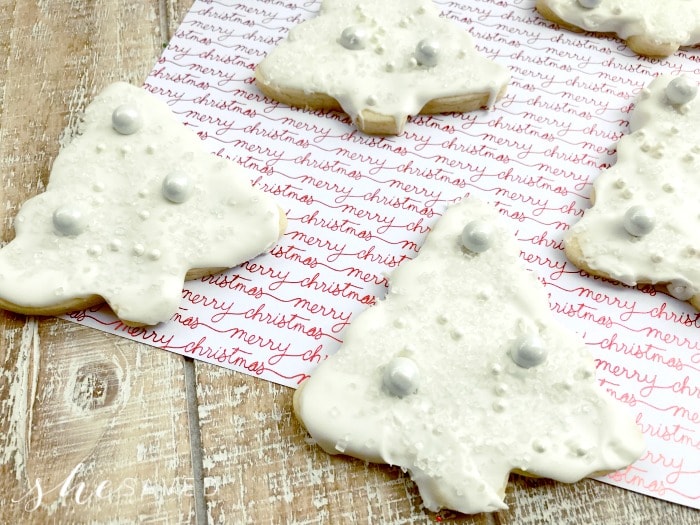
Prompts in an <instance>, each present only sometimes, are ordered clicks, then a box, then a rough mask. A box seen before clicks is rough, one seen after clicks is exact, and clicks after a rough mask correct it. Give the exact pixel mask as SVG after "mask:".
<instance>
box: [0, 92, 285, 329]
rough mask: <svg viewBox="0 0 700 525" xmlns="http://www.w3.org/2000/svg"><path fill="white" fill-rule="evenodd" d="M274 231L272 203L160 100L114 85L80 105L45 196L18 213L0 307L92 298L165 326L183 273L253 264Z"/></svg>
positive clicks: (3, 265) (0, 276)
mask: <svg viewBox="0 0 700 525" xmlns="http://www.w3.org/2000/svg"><path fill="white" fill-rule="evenodd" d="M115 108H120V109H119V111H116V112H115V111H114V110H115ZM115 128H120V129H119V130H117V129H115ZM173 174H174V175H173ZM166 197H167V198H166ZM279 224H280V212H279V210H278V207H277V206H276V204H275V203H274V202H273V201H272V199H271V198H269V197H268V196H267V195H266V194H265V193H263V192H261V191H259V190H257V189H254V188H253V187H252V186H251V185H250V182H249V179H248V176H247V174H246V173H245V172H244V171H243V170H242V169H241V168H240V167H238V166H236V165H235V164H233V163H232V162H229V161H227V160H224V159H221V158H218V157H216V156H214V155H211V154H209V153H207V152H206V151H205V150H204V149H203V144H202V141H201V140H200V139H199V138H198V137H197V136H196V135H195V134H194V133H193V132H192V131H191V130H190V129H188V128H186V127H185V126H183V125H182V124H181V123H180V122H179V121H178V120H177V119H176V118H175V116H174V115H172V113H171V112H170V110H169V109H168V107H167V105H166V104H165V103H163V102H162V101H160V100H158V99H156V98H154V97H152V96H151V95H149V94H148V93H147V92H146V91H145V90H143V89H140V88H137V87H133V86H130V85H128V84H124V83H117V84H113V85H111V86H109V87H107V88H106V89H105V90H104V91H103V92H102V93H100V94H99V95H98V96H97V97H96V98H95V100H94V101H93V102H92V103H91V104H90V105H89V106H88V107H87V108H86V110H85V116H84V121H83V123H82V127H81V133H80V135H79V136H76V137H75V138H74V139H73V140H72V141H71V142H70V143H69V144H68V145H66V146H65V147H64V148H63V149H62V150H61V151H60V152H59V154H58V156H57V158H56V160H55V162H54V164H53V167H52V170H51V175H50V179H49V183H48V186H47V188H46V192H45V193H43V194H40V195H38V196H36V197H34V198H32V199H30V200H28V201H27V202H26V203H25V204H24V205H23V206H22V208H21V210H20V212H19V213H18V214H17V217H16V220H15V233H16V237H15V239H14V240H12V241H11V242H9V243H8V244H7V245H6V246H5V247H4V248H2V249H1V250H0V299H2V300H3V301H5V302H8V303H12V304H14V305H18V306H20V307H25V308H45V307H50V306H52V305H54V304H56V303H64V302H67V301H70V300H72V299H74V298H83V297H89V296H93V295H99V296H101V297H103V298H104V299H105V300H106V301H107V302H108V303H109V305H110V306H111V307H112V309H113V310H114V311H115V312H116V314H117V315H118V316H119V317H120V318H121V319H124V320H127V321H130V322H133V323H142V324H154V323H157V322H160V321H166V320H168V319H169V318H170V316H171V315H172V314H173V313H174V312H175V311H176V310H177V308H178V305H179V303H180V297H181V293H182V286H183V280H184V278H185V274H186V273H187V271H188V270H190V269H193V268H212V269H216V268H229V267H232V266H235V265H237V264H240V263H241V262H244V261H246V260H248V259H250V258H252V257H255V256H256V255H258V254H260V253H261V252H263V251H265V250H267V249H269V248H270V247H271V246H272V244H273V243H274V242H275V241H276V240H277V239H278V237H279V235H280V232H279Z"/></svg>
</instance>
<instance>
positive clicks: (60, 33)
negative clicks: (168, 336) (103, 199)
mask: <svg viewBox="0 0 700 525" xmlns="http://www.w3.org/2000/svg"><path fill="white" fill-rule="evenodd" d="M191 4H192V0H90V1H85V2H80V1H75V0H51V1H49V0H33V1H29V2H28V1H25V0H0V63H1V64H2V65H3V66H4V74H2V75H0V242H6V241H8V240H9V239H10V238H11V237H12V218H13V217H14V215H15V214H16V212H17V210H18V208H19V206H20V204H21V203H22V202H23V201H24V200H26V199H27V198H28V197H31V196H33V195H35V194H37V193H38V192H40V191H42V190H43V189H44V187H45V185H46V182H47V181H48V175H49V170H50V167H51V162H52V159H53V158H54V157H55V155H56V153H57V152H58V149H59V145H60V142H61V140H62V137H64V136H65V133H70V130H72V129H74V128H75V124H76V123H77V119H78V118H79V115H80V111H81V110H82V109H83V108H84V107H85V105H86V104H87V103H88V102H89V101H90V100H91V99H92V97H93V96H94V95H95V94H96V93H97V92H98V91H99V90H101V89H102V88H103V87H104V86H106V85H107V84H108V83H110V82H112V81H115V80H127V81H130V82H132V83H134V84H140V83H142V82H143V81H144V79H145V78H146V76H147V74H148V72H149V71H150V69H151V68H152V66H153V64H154V63H155V60H156V59H157V57H158V56H159V54H160V52H161V49H162V46H163V44H164V43H165V42H167V41H168V39H169V35H171V34H172V33H173V32H174V31H175V29H176V28H177V26H178V24H179V23H180V21H181V20H182V18H183V16H184V15H185V13H186V12H187V10H188V9H189V7H190V6H191ZM65 129H67V130H68V131H67V132H65V131H64V130H65ZM291 400H292V391H291V390H290V389H288V388H285V387H282V386H279V385H274V384H271V383H266V382H263V381H260V380H259V379H254V378H251V377H247V376H244V375H241V374H238V373H234V372H231V371H227V370H224V369H220V368H216V367H212V366H210V365H206V364H202V363H194V364H192V363H191V362H189V361H186V360H184V359H182V358H180V357H178V356H175V355H172V354H168V353H165V352H162V351H159V350H155V349H153V348H150V347H146V346H144V345H140V344H137V343H133V342H130V341H127V340H124V339H120V338H117V337H115V336H111V335H107V334H103V333H100V332H96V331H94V330H91V329H88V328H85V327H82V326H78V325H74V324H71V323H68V322H65V321H62V320H59V319H37V318H31V317H29V318H27V317H22V316H16V315H12V314H8V313H5V312H0V523H23V524H24V523H38V524H43V523H153V522H156V523H168V524H170V523H207V522H208V523H222V524H223V523H226V524H228V523H280V524H281V523H285V524H286V523H334V524H335V523H370V522H371V523H401V524H418V523H436V522H442V523H453V522H454V523H466V524H506V523H514V524H515V523H517V524H526V525H527V524H539V523H571V524H574V523H576V524H579V523H605V524H612V525H623V524H625V525H626V524H636V523H638V524H642V523H645V524H646V523H665V522H669V523H674V524H691V523H698V522H699V521H700V514H699V513H698V512H697V511H694V510H691V509H688V508H685V507H680V506H677V505H673V504H669V503H665V502H662V501H659V500H655V499H652V498H648V497H645V496H641V495H639V494H634V493H632V492H628V491H624V490H621V489H617V488H614V487H610V486H608V485H605V484H602V483H599V482H596V481H591V480H587V481H583V482H580V483H577V484H575V485H572V486H568V485H563V484H560V483H555V482H551V481H546V480H533V479H528V478H523V477H519V476H513V477H512V478H511V483H509V485H508V492H507V499H506V502H507V503H508V504H509V505H510V509H509V510H508V511H506V512H501V513H495V514H488V515H479V516H459V515H455V514H452V513H450V512H441V513H439V514H433V513H428V512H425V511H424V510H423V509H422V508H421V502H420V497H419V496H418V493H417V490H416V488H415V486H414V484H413V483H412V482H411V481H410V480H409V479H408V478H407V476H405V475H404V474H402V473H401V472H400V470H398V469H396V468H391V467H386V466H382V465H368V464H366V463H364V462H361V461H357V460H353V459H350V458H346V457H331V456H328V455H327V454H325V453H323V452H322V451H321V450H320V449H319V448H318V447H316V446H314V445H313V444H312V443H309V441H308V438H307V436H306V434H305V432H304V431H303V430H302V428H301V426H300V425H299V424H298V422H297V421H296V420H295V418H294V416H293V414H292V406H291Z"/></svg>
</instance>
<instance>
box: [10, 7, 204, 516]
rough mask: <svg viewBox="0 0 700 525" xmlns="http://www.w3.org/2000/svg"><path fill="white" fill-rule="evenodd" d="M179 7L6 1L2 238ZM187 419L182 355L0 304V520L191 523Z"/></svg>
mask: <svg viewBox="0 0 700 525" xmlns="http://www.w3.org/2000/svg"><path fill="white" fill-rule="evenodd" d="M174 5H175V6H180V7H179V8H178V10H176V9H174V8H173V6H174ZM182 11H183V7H182V3H181V2H167V1H159V0H149V1H146V2H144V1H141V0H128V1H127V0H124V1H109V0H96V1H94V2H93V1H91V2H71V1H63V0H59V1H51V2H45V1H39V2H24V1H21V0H0V63H2V64H3V66H4V67H3V70H4V74H3V75H1V76H0V193H1V194H0V202H1V203H2V207H0V219H1V220H0V240H1V241H2V242H6V241H8V240H9V239H10V238H11V237H12V231H11V225H12V218H13V217H14V215H15V214H16V212H17V210H18V209H19V206H20V205H21V203H22V202H24V200H26V199H27V198H28V197H31V196H33V195H35V194H36V193H39V192H40V191H42V190H43V189H44V186H45V184H46V182H47V181H48V175H49V170H50V166H51V163H52V159H53V158H54V157H55V155H56V153H57V152H58V149H59V141H60V139H61V137H62V134H63V133H64V129H65V128H66V127H68V129H72V128H73V127H74V126H75V124H76V122H77V119H78V118H79V114H80V111H81V110H82V108H84V106H85V105H86V104H87V103H88V102H89V101H90V100H91V99H92V97H93V96H94V94H95V93H97V92H98V91H99V90H101V89H102V88H103V87H104V86H106V85H107V84H108V83H110V82H113V81H115V80H127V81H130V82H132V83H135V84H140V83H142V82H143V80H144V79H145V78H146V75H147V74H148V72H149V71H150V69H151V67H152V66H153V64H154V62H155V60H156V59H157V57H158V56H159V54H160V52H161V49H162V45H163V43H164V42H165V41H167V39H168V38H167V37H168V35H167V34H162V31H168V30H169V29H170V28H171V27H172V26H173V25H175V24H176V23H177V22H176V21H174V20H173V18H172V17H173V15H174V14H176V13H180V12H182ZM161 28H162V29H161ZM187 419H188V416H187V402H186V398H185V385H184V373H183V360H182V358H180V357H178V356H175V355H172V354H168V353H166V352H160V351H157V350H154V349H153V348H150V347H146V346H143V345H139V344H136V343H132V342H129V341H127V340H124V339H120V338H117V337H114V336H109V335H106V334H102V333H100V332H96V331H94V330H91V329H88V328H85V327H81V326H77V325H73V324H71V323H68V322H65V321H62V320H58V319H34V318H24V317H22V316H17V315H12V314H7V313H4V312H2V313H0V522H1V523H51V522H57V523H75V522H80V523H89V522H105V521H108V520H114V521H118V522H122V523H137V522H144V521H145V522H152V521H155V522H163V523H191V522H193V521H194V507H195V505H194V496H193V479H192V467H191V450H190V441H189V435H188V430H187V429H188V425H187Z"/></svg>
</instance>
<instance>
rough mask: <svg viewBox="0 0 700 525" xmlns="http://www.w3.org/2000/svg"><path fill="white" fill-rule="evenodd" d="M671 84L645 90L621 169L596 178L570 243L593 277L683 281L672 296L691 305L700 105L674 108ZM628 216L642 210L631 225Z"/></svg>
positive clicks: (699, 276)
mask: <svg viewBox="0 0 700 525" xmlns="http://www.w3.org/2000/svg"><path fill="white" fill-rule="evenodd" d="M683 82H684V83H688V82H692V83H693V84H695V85H697V82H696V81H695V80H694V79H691V78H685V79H683ZM672 85H673V77H671V76H661V77H657V78H656V79H655V80H653V81H652V82H651V84H650V85H649V86H648V88H647V89H645V90H644V91H643V93H642V95H641V97H640V99H639V100H638V101H637V104H636V107H635V108H634V110H633V113H632V116H631V121H630V133H629V134H628V135H626V136H624V137H622V138H621V139H620V141H619V142H618V144H617V162H616V164H615V165H614V166H612V167H611V168H609V169H607V170H605V171H603V172H602V173H601V174H600V175H599V176H598V177H597V178H596V180H595V181H594V189H595V203H594V205H593V207H592V208H591V209H589V210H587V211H586V213H585V215H584V216H583V218H582V219H581V220H580V221H579V222H578V223H577V224H575V225H574V226H573V227H572V228H571V230H570V231H569V232H568V234H567V237H566V239H565V240H566V242H567V243H570V242H574V241H575V245H576V246H577V247H578V249H579V251H580V254H581V259H582V261H583V262H584V263H585V265H586V266H588V268H590V269H591V270H592V271H594V272H596V273H602V274H605V275H608V276H610V277H612V278H613V279H616V280H618V281H621V282H623V283H625V284H629V285H635V284H637V283H639V282H644V283H647V282H648V283H652V284H658V283H661V284H663V283H670V282H674V283H684V284H682V286H683V288H684V291H683V293H681V292H680V291H678V290H679V287H678V286H674V287H673V288H674V290H677V292H676V293H673V292H672V293H673V295H675V296H676V297H679V296H682V297H686V299H688V298H690V297H692V296H693V295H697V294H700V211H698V210H699V208H698V196H699V195H700V177H698V171H700V99H699V98H698V97H695V98H693V99H691V100H690V101H689V102H688V103H687V104H683V105H680V106H679V105H677V104H674V103H672V102H671V101H670V100H669V97H668V94H669V89H671V90H673V89H674V88H673V87H672ZM629 210H633V211H634V210H637V211H639V210H642V213H641V215H637V219H635V221H633V222H634V224H632V223H630V218H629V214H630V211H629ZM574 259H575V257H574Z"/></svg>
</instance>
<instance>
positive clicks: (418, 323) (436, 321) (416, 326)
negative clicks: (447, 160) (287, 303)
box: [295, 199, 643, 513]
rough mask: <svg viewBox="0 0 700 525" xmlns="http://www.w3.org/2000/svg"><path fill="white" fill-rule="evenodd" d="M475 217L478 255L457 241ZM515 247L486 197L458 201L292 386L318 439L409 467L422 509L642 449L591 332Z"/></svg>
mask: <svg viewBox="0 0 700 525" xmlns="http://www.w3.org/2000/svg"><path fill="white" fill-rule="evenodd" d="M474 221H477V222H485V223H489V224H491V225H493V236H492V247H491V248H490V249H489V250H486V251H484V252H482V253H478V254H475V253H473V252H469V251H465V250H464V249H463V246H462V243H461V239H460V237H461V234H462V231H463V229H464V226H465V225H466V224H469V223H472V222H474ZM518 254H519V249H518V247H517V246H516V244H515V240H514V238H513V235H512V233H510V232H508V231H506V230H505V229H504V227H503V226H502V225H501V223H500V219H499V218H498V214H497V212H496V211H495V209H493V208H492V207H491V206H489V205H486V204H483V203H481V202H479V201H476V200H473V199H465V200H464V201H462V202H461V203H460V204H457V205H454V206H452V207H450V208H449V209H448V210H447V211H446V213H445V214H444V216H443V217H442V218H441V219H440V220H439V221H438V223H437V224H436V225H435V227H434V229H433V231H432V232H431V233H430V234H429V235H428V238H427V239H426V241H425V244H424V245H423V247H422V248H421V251H420V254H419V255H418V257H417V258H415V259H414V260H412V261H408V262H406V263H404V264H403V265H402V266H400V267H399V268H398V269H397V270H395V271H394V272H393V274H392V276H391V278H390V281H391V287H390V291H389V293H388V296H387V297H386V299H385V300H383V301H380V302H378V303H377V304H376V305H375V306H373V307H371V308H370V309H369V310H367V311H365V312H363V313H361V314H360V315H358V316H357V318H356V319H354V320H353V323H352V324H351V325H350V326H349V327H348V329H347V331H346V332H345V334H344V343H343V345H342V347H341V349H340V350H339V351H338V353H337V354H335V355H334V356H332V357H331V358H329V359H328V360H327V361H325V362H323V363H322V364H321V365H320V366H319V367H318V368H317V369H316V370H315V371H314V372H313V373H312V376H311V378H310V379H309V380H308V381H307V382H306V383H305V384H304V385H303V387H302V388H301V389H300V390H299V391H298V393H297V397H296V398H295V407H296V413H297V415H298V416H299V417H300V419H301V420H302V421H303V423H304V424H305V426H306V428H307V430H308V431H309V433H310V434H311V436H312V437H313V438H314V439H315V440H316V441H317V442H318V443H319V445H320V446H321V447H323V449H324V450H326V451H327V452H329V453H331V454H334V453H338V452H344V453H345V454H349V455H352V456H356V457H359V458H362V459H365V460H369V461H374V462H382V463H388V464H392V465H398V466H401V467H402V468H404V469H406V470H407V471H408V472H409V473H410V475H411V477H412V478H413V480H414V481H415V482H416V483H417V485H418V488H419V490H420V493H421V496H422V497H423V501H424V504H425V505H426V507H428V508H429V509H431V510H437V509H439V508H441V507H448V508H451V509H454V510H458V511H461V512H466V513H476V512H488V511H494V510H497V509H502V508H505V504H504V503H503V495H504V490H505V484H506V481H507V478H508V473H509V472H510V471H511V470H520V471H524V472H528V473H532V474H535V475H539V476H546V477H551V478H554V479H558V480H561V481H566V482H573V481H576V480H578V479H580V478H581V477H583V476H586V475H588V474H591V473H594V472H599V471H604V470H610V469H617V468H621V467H623V466H625V465H628V464H629V463H631V462H632V461H634V460H635V459H636V458H637V457H638V456H639V455H640V454H641V451H642V449H643V443H642V439H641V434H640V432H639V430H638V429H637V427H636V425H635V424H634V422H633V421H632V419H631V418H630V417H629V416H628V415H627V414H625V412H624V411H623V409H622V408H621V407H620V406H618V405H617V404H616V403H615V402H614V401H613V400H611V399H609V398H608V397H607V396H606V395H605V394H604V393H603V392H602V391H601V390H600V389H599V388H598V387H597V385H596V384H595V378H594V366H593V360H592V358H591V356H590V354H589V352H588V350H587V349H586V347H585V345H584V343H583V341H581V340H580V339H579V338H578V337H577V336H576V335H574V334H572V333H570V332H569V331H568V330H565V329H564V328H562V327H560V326H559V325H558V324H556V323H555V322H554V320H553V318H552V314H551V312H550V309H549V305H548V301H547V297H546V295H545V293H544V290H543V288H542V286H541V285H540V283H539V282H538V281H537V279H536V278H535V276H534V275H533V274H531V273H530V272H528V271H526V270H525V269H523V268H522V266H521V263H520V260H519V256H518ZM399 320H400V321H401V322H397V321H399ZM456 333H458V334H459V336H457V337H455V334H456ZM523 341H527V342H529V349H530V350H532V349H533V348H537V349H539V350H538V351H537V352H534V353H533V352H526V353H527V354H528V356H529V357H528V360H527V361H523V362H526V364H527V365H529V367H528V366H522V365H521V364H518V363H516V362H515V361H514V359H513V357H512V355H513V352H514V349H516V350H517V345H518V344H519V343H522V342H523ZM533 341H534V343H533ZM533 355H536V356H537V357H533ZM399 356H406V357H408V358H410V361H411V362H413V363H414V364H415V367H416V369H417V370H416V373H415V376H416V377H417V379H416V380H415V383H411V385H412V387H413V386H415V393H412V394H410V395H405V396H403V397H402V396H400V395H395V394H392V393H391V392H389V391H387V388H386V379H385V378H384V374H386V363H391V362H392V361H394V360H395V359H396V358H397V357H399ZM411 390H412V389H411Z"/></svg>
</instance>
